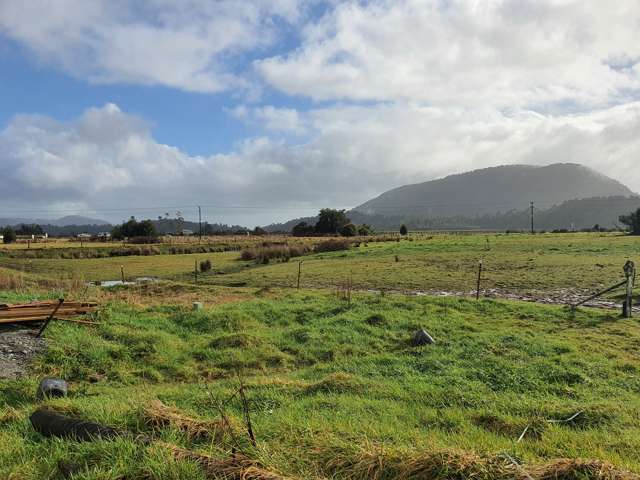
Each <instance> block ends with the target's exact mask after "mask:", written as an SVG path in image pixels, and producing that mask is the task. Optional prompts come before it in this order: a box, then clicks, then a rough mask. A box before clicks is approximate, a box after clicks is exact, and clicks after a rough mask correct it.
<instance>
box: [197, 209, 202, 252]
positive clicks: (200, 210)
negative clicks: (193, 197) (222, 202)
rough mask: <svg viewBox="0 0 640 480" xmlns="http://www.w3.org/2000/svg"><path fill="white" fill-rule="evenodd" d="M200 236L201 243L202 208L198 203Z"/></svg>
mask: <svg viewBox="0 0 640 480" xmlns="http://www.w3.org/2000/svg"><path fill="white" fill-rule="evenodd" d="M198 237H199V241H200V243H202V208H200V205H198Z"/></svg>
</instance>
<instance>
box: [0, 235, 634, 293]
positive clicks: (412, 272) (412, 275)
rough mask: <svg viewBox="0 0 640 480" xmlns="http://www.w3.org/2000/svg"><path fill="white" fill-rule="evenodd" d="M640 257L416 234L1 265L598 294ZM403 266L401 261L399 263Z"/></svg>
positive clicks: (260, 282)
mask: <svg viewBox="0 0 640 480" xmlns="http://www.w3.org/2000/svg"><path fill="white" fill-rule="evenodd" d="M638 254H640V238H636V237H629V236H624V235H619V234H564V235H563V234H546V235H536V236H531V235H521V234H512V235H506V234H491V235H478V234H476V235H444V234H438V235H433V236H424V235H420V236H415V237H410V238H409V240H402V241H400V242H393V241H392V242H380V243H369V244H365V243H362V244H361V245H360V246H359V247H357V248H356V247H354V248H352V249H351V250H349V251H346V252H332V253H324V254H314V255H310V256H305V257H304V258H300V259H292V260H291V261H290V262H285V263H272V264H269V265H256V264H255V262H243V261H240V260H239V259H238V258H239V253H238V252H224V253H205V254H192V255H156V256H149V257H144V256H132V257H117V258H94V259H76V260H67V259H14V258H3V257H0V267H5V268H10V269H13V270H19V271H24V272H27V273H35V274H38V275H44V276H47V275H49V276H51V277H55V278H61V277H64V278H81V279H84V280H86V281H94V280H117V279H119V278H120V266H121V265H124V267H125V272H126V275H127V276H130V277H140V276H156V277H159V278H166V279H173V280H182V281H185V280H186V281H189V279H190V278H191V277H192V274H193V269H194V262H195V261H198V262H199V261H201V260H204V259H210V260H211V261H212V263H213V272H212V273H211V274H208V275H206V276H202V277H201V281H202V282H204V283H207V284H211V285H227V286H228V285H231V286H234V285H240V284H244V285H247V286H255V287H274V286H277V287H291V286H294V285H295V284H296V279H297V271H298V263H297V260H303V261H304V264H303V274H302V285H303V286H305V287H307V288H335V287H336V286H337V285H339V284H341V283H344V282H345V281H347V280H348V279H349V278H352V279H353V284H354V287H355V288H358V289H386V290H397V291H405V290H423V291H433V290H449V291H454V292H468V291H471V290H474V289H475V283H476V271H477V268H478V262H479V261H480V260H481V259H482V260H483V262H484V274H483V288H485V289H492V288H494V289H499V290H502V291H508V292H521V293H528V292H549V291H554V290H561V289H577V290H582V291H591V290H597V289H598V288H600V287H603V286H609V285H610V284H612V283H615V282H617V281H620V280H621V279H622V278H623V273H622V266H623V265H624V263H625V262H626V261H627V260H628V259H630V258H634V257H635V256H637V255H638ZM396 260H397V261H396Z"/></svg>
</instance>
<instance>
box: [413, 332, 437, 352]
mask: <svg viewBox="0 0 640 480" xmlns="http://www.w3.org/2000/svg"><path fill="white" fill-rule="evenodd" d="M433 343H436V341H435V340H434V339H433V337H432V336H431V335H429V332H427V331H426V330H425V329H424V328H423V329H421V330H418V331H417V332H416V334H415V335H414V336H413V345H414V346H416V347H421V346H423V345H431V344H433Z"/></svg>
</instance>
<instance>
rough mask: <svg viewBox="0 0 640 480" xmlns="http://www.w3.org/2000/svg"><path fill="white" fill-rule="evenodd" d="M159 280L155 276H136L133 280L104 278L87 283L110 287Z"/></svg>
mask: <svg viewBox="0 0 640 480" xmlns="http://www.w3.org/2000/svg"><path fill="white" fill-rule="evenodd" d="M158 281H159V279H157V278H155V277H138V278H134V279H133V280H127V281H124V282H123V281H122V280H102V281H96V282H89V283H88V284H87V285H92V286H95V287H105V288H109V287H117V286H118V285H143V284H147V283H156V282H158Z"/></svg>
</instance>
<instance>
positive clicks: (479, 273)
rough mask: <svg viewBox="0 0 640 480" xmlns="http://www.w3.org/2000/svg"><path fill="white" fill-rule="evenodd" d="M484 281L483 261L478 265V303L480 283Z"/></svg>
mask: <svg viewBox="0 0 640 480" xmlns="http://www.w3.org/2000/svg"><path fill="white" fill-rule="evenodd" d="M481 280H482V260H480V262H479V263H478V283H477V286H476V301H477V300H480V282H481Z"/></svg>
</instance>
